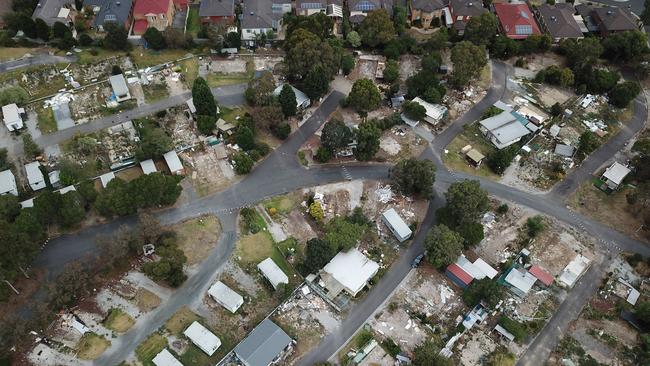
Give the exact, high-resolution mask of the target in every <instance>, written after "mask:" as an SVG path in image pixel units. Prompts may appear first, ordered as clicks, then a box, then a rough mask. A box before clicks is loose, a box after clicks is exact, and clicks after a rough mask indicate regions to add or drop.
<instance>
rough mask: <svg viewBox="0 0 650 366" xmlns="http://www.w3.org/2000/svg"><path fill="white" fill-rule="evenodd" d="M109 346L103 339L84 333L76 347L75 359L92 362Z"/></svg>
mask: <svg viewBox="0 0 650 366" xmlns="http://www.w3.org/2000/svg"><path fill="white" fill-rule="evenodd" d="M110 344H111V342H109V341H107V340H106V339H105V338H104V337H102V336H100V335H97V334H95V333H86V334H84V336H83V337H81V340H80V341H79V345H78V346H77V351H78V352H79V353H78V354H77V357H79V358H80V359H82V360H94V359H96V358H97V357H99V356H100V355H101V354H102V353H104V351H105V350H106V348H108V346H109V345H110Z"/></svg>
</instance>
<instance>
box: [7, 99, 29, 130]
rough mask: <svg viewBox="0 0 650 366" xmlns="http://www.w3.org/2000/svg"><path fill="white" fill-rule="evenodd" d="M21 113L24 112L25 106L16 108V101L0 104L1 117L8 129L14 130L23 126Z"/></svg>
mask: <svg viewBox="0 0 650 366" xmlns="http://www.w3.org/2000/svg"><path fill="white" fill-rule="evenodd" d="M23 114H25V108H18V106H17V105H16V103H13V104H8V105H5V106H2V119H3V120H4V122H5V126H6V127H7V129H8V130H9V131H16V130H19V129H21V128H23V127H24V126H25V125H24V124H23V117H22V115H23Z"/></svg>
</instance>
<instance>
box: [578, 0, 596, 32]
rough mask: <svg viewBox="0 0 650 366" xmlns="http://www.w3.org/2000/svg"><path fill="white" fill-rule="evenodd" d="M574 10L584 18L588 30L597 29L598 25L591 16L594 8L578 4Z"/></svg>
mask: <svg viewBox="0 0 650 366" xmlns="http://www.w3.org/2000/svg"><path fill="white" fill-rule="evenodd" d="M575 9H576V11H577V12H578V14H580V16H581V17H582V20H584V22H585V25H586V26H587V29H588V30H589V31H590V32H596V31H598V25H596V23H595V21H594V18H593V17H592V16H591V15H592V14H593V11H594V8H593V7H591V6H589V5H587V4H578V5H576V7H575Z"/></svg>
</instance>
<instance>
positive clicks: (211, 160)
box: [181, 146, 239, 196]
mask: <svg viewBox="0 0 650 366" xmlns="http://www.w3.org/2000/svg"><path fill="white" fill-rule="evenodd" d="M181 156H182V157H183V160H184V161H185V162H187V164H188V166H189V167H190V172H189V173H188V177H189V178H190V181H191V182H192V186H193V187H194V189H196V191H197V193H198V194H199V196H206V195H209V194H212V193H215V192H219V191H222V190H224V189H226V188H228V187H229V186H230V185H231V184H232V183H234V182H235V181H237V180H238V179H239V178H237V176H236V175H235V173H234V171H233V168H232V167H231V166H230V164H228V162H227V160H225V159H222V158H220V156H219V154H218V152H217V147H211V146H208V147H206V148H205V149H202V150H195V151H186V152H183V153H182V154H181Z"/></svg>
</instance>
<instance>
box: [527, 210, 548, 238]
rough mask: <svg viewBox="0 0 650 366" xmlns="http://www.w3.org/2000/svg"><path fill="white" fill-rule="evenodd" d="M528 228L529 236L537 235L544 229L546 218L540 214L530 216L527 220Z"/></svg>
mask: <svg viewBox="0 0 650 366" xmlns="http://www.w3.org/2000/svg"><path fill="white" fill-rule="evenodd" d="M526 229H527V231H528V236H530V237H531V238H534V237H536V236H537V235H539V234H540V233H541V232H542V231H544V218H543V217H542V216H540V215H537V216H533V217H529V218H528V220H527V221H526Z"/></svg>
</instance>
